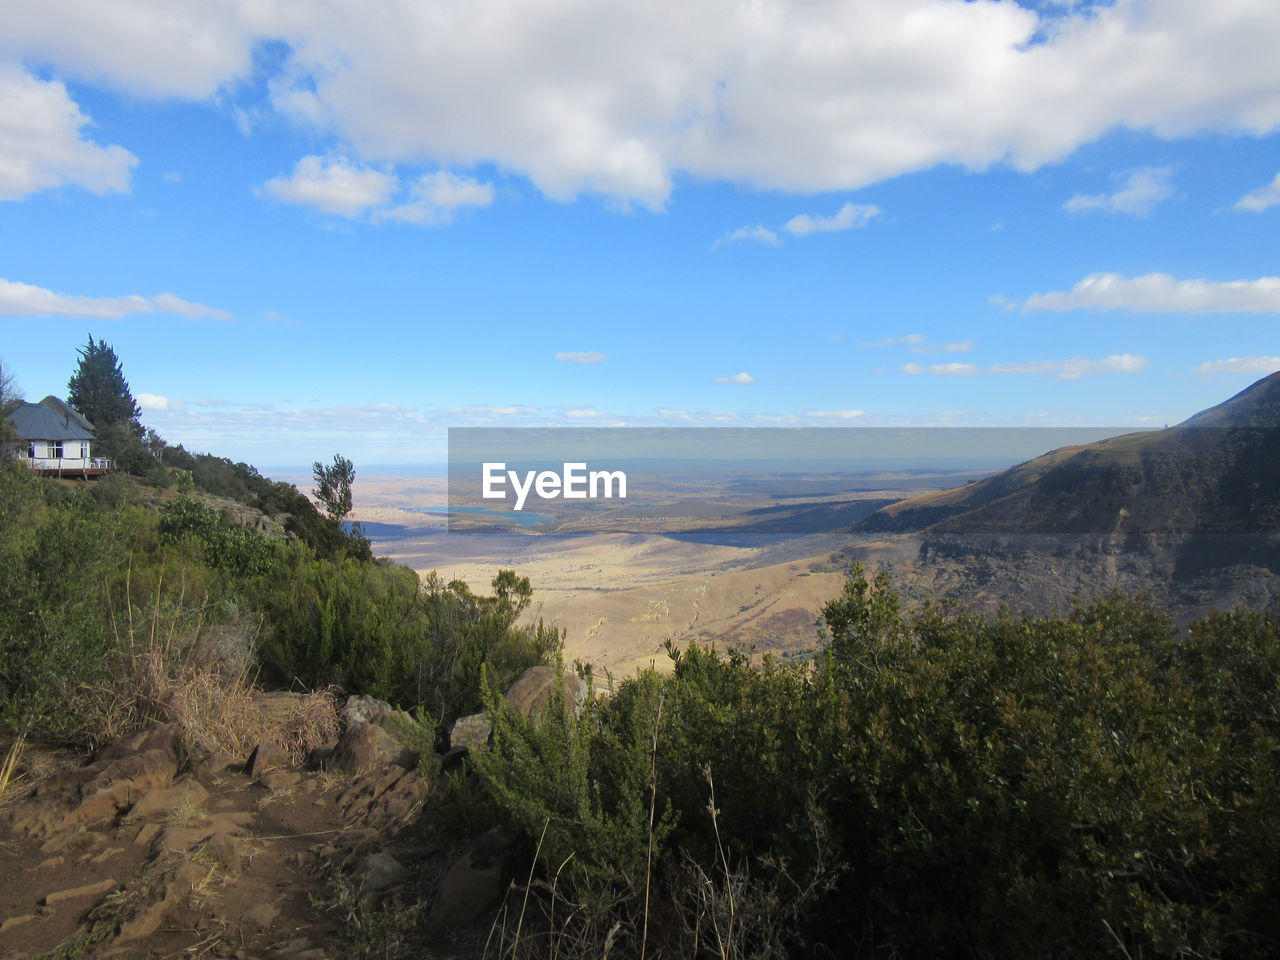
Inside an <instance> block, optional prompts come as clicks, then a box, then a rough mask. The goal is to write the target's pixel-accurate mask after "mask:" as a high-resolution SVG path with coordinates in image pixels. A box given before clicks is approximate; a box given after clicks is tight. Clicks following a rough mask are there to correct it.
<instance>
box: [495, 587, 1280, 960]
mask: <svg viewBox="0 0 1280 960" xmlns="http://www.w3.org/2000/svg"><path fill="white" fill-rule="evenodd" d="M824 615H825V618H826V622H827V624H828V628H829V631H830V639H829V642H828V644H827V646H826V649H825V650H824V651H823V653H822V654H821V656H820V657H819V658H818V660H817V661H816V662H815V663H813V664H811V665H808V666H792V667H779V666H777V665H776V664H774V663H772V662H770V661H767V660H766V662H765V663H764V664H763V665H762V666H760V667H754V666H752V665H751V664H750V663H749V662H748V660H747V658H746V657H745V656H743V655H741V654H738V653H734V652H731V653H729V654H728V655H724V654H720V653H718V652H717V651H715V650H714V649H713V648H705V647H702V646H699V645H696V644H691V645H690V646H689V647H688V649H686V650H685V651H683V652H680V651H676V650H675V649H674V647H671V648H670V652H671V655H672V658H673V660H674V671H673V673H672V674H671V675H670V676H667V677H659V676H658V675H656V674H653V673H652V672H647V673H644V674H641V675H639V676H638V677H636V678H634V679H631V680H627V681H625V682H624V683H622V684H621V686H620V688H619V690H618V691H617V693H616V694H615V695H614V697H613V698H612V699H611V700H609V701H606V702H602V703H600V704H598V705H596V706H595V707H593V709H592V710H591V711H589V712H588V714H587V715H586V717H585V718H584V720H583V721H582V722H580V723H579V724H577V725H569V726H566V725H565V724H563V723H560V722H559V721H555V722H551V723H549V724H547V725H546V726H544V727H543V728H541V729H538V730H534V729H532V728H529V727H528V726H527V725H522V724H521V723H519V722H517V721H515V720H514V719H513V718H511V717H510V716H508V715H507V714H506V713H505V712H504V711H503V710H502V708H501V707H500V706H499V705H497V704H491V709H492V710H493V711H494V712H495V720H496V723H495V735H494V736H495V747H494V750H493V751H492V752H491V753H489V754H486V755H484V756H483V757H482V758H480V759H479V760H477V767H478V769H479V770H480V772H481V773H482V775H483V776H484V778H485V783H486V788H487V791H488V796H489V797H490V798H491V800H492V801H493V802H494V803H495V804H496V806H497V814H498V815H499V816H500V817H501V818H503V819H504V820H505V821H506V822H508V823H511V824H514V825H517V826H519V827H521V828H522V829H523V830H524V831H525V832H526V834H527V835H528V836H529V838H530V841H531V842H533V841H535V840H537V837H538V835H539V833H540V832H541V831H543V830H545V834H546V835H545V837H544V838H543V841H542V843H543V848H544V853H543V857H542V859H543V869H544V871H545V872H546V875H547V876H551V875H552V874H553V873H554V872H555V871H557V870H558V861H562V860H563V859H564V858H567V857H569V856H570V854H572V862H573V863H578V862H579V861H581V863H582V864H583V866H582V868H581V869H580V870H578V871H577V872H574V871H572V870H567V869H566V870H564V871H562V872H561V873H560V874H559V883H560V894H559V895H560V896H562V897H566V898H568V899H569V900H570V901H571V902H579V903H581V902H588V901H590V899H591V897H592V896H594V897H595V898H596V899H595V901H594V902H597V903H604V902H606V901H605V900H604V899H603V898H602V897H601V896H600V891H609V892H610V893H611V894H612V895H613V896H614V897H615V901H616V902H614V903H613V905H612V906H610V907H609V909H610V910H612V915H613V917H614V919H615V922H617V923H619V924H621V929H623V930H627V931H631V934H630V935H632V936H634V935H635V931H636V930H637V929H638V927H637V922H638V921H637V918H638V917H640V916H641V915H642V907H643V903H642V899H641V897H642V894H641V889H642V888H641V887H640V885H639V884H638V883H637V877H636V871H637V870H638V867H637V863H638V859H637V856H638V851H639V850H640V849H641V847H640V846H639V841H640V839H641V838H643V839H644V840H645V841H646V842H647V831H646V830H644V829H642V827H646V826H647V823H648V817H647V814H648V811H649V805H648V802H647V801H648V800H649V799H652V800H653V803H654V809H655V810H656V811H657V812H658V819H657V821H656V822H657V823H658V824H659V825H660V829H658V830H656V831H655V844H654V850H655V853H656V855H657V857H658V859H657V860H656V861H655V863H654V865H652V866H650V867H649V868H648V869H647V870H646V876H648V877H650V878H656V879H655V883H657V887H656V892H655V894H654V896H655V897H656V898H657V901H658V902H661V903H662V904H664V905H665V906H664V909H666V910H667V911H669V913H668V915H671V913H674V914H675V915H677V916H679V917H681V918H682V922H681V923H680V924H677V925H674V926H673V925H671V924H667V925H665V926H664V927H663V929H664V930H665V931H666V932H667V935H668V936H669V937H670V938H671V939H669V940H668V941H667V943H666V946H667V948H668V949H669V950H671V951H672V952H674V953H676V954H685V953H689V954H691V953H693V952H695V951H696V950H698V949H700V948H701V949H707V948H708V946H711V947H713V948H714V950H715V952H719V953H721V954H722V955H726V956H727V955H733V956H750V955H759V956H770V955H777V954H778V953H779V952H784V953H790V954H794V955H809V954H810V953H812V952H813V951H814V950H815V948H816V946H817V945H818V944H823V945H825V948H826V949H828V950H832V951H835V952H836V953H837V954H846V953H855V952H858V953H874V954H880V953H883V954H886V955H896V956H920V957H936V956H959V955H963V956H984V957H1006V956H1055V957H1059V956H1062V957H1070V956H1075V957H1093V956H1106V955H1111V956H1117V957H1137V956H1187V957H1190V956H1257V957H1262V956H1270V955H1273V954H1274V950H1275V945H1276V944H1277V943H1280V912H1278V911H1277V910H1276V909H1275V904H1276V903H1278V902H1280V896H1278V893H1280V891H1278V890H1277V884H1278V883H1280V643H1277V640H1280V637H1278V636H1277V632H1278V631H1277V626H1276V625H1275V624H1274V623H1273V622H1272V621H1270V620H1269V619H1267V618H1264V617H1261V616H1257V615H1248V614H1231V615H1219V616H1214V617H1210V618H1207V619H1206V620H1204V621H1202V622H1200V623H1199V624H1196V625H1194V626H1193V627H1192V629H1191V632H1190V635H1189V637H1187V638H1185V639H1183V640H1179V639H1178V638H1177V636H1176V634H1175V631H1174V630H1173V628H1172V627H1171V625H1170V624H1169V622H1168V621H1167V619H1166V618H1164V617H1163V616H1162V615H1160V614H1158V613H1156V612H1154V611H1152V610H1150V609H1149V608H1147V607H1145V606H1144V605H1142V604H1141V603H1138V602H1134V601H1129V600H1125V599H1122V598H1119V597H1113V598H1111V599H1109V600H1107V601H1104V602H1102V603H1099V604H1095V605H1093V606H1091V607H1087V608H1081V609H1078V610H1077V611H1075V612H1074V613H1073V614H1072V615H1070V616H1067V617H1045V618H1033V617H1026V616H1023V617H1016V616H1012V615H1009V614H1001V615H999V616H997V617H995V618H992V619H986V618H983V617H980V616H977V615H975V614H972V613H969V612H966V611H963V610H950V609H939V608H933V607H926V608H925V609H924V610H922V611H920V612H917V613H911V614H907V613H904V612H903V611H902V609H901V606H900V604H899V602H898V599H897V597H896V596H894V595H893V593H892V592H891V591H890V590H889V587H888V583H887V580H886V579H885V578H884V577H883V576H881V577H877V578H875V579H868V578H867V577H865V576H864V575H863V574H862V572H861V571H860V570H857V569H855V570H854V572H853V573H852V574H851V576H850V578H849V580H848V582H847V584H846V587H845V590H844V592H843V593H842V595H841V596H840V597H838V598H837V599H836V600H834V601H832V602H831V603H830V604H828V605H827V607H826V608H825V610H824ZM655 703H660V704H662V711H661V722H660V723H658V724H657V725H656V726H655V725H654V717H655V714H656V711H655V709H654V704H655ZM644 731H649V732H650V733H651V734H654V735H656V742H655V743H653V744H652V745H650V744H649V743H648V742H647V741H645V739H644V737H642V736H640V734H641V733H642V732H644ZM650 758H652V766H651V767H650V765H649V764H648V763H646V760H649V759H650ZM650 769H652V771H653V779H652V780H651V781H648V780H646V777H647V776H648V774H649V771H650ZM712 787H714V801H711V798H710V791H711V789H712ZM648 790H651V791H652V792H651V793H649V792H647V791H648ZM711 802H713V803H714V815H712V811H711V810H709V809H708V804H709V803H711ZM645 849H646V850H647V848H645ZM609 863H615V864H617V866H616V867H615V868H614V869H613V870H612V871H610V870H609V868H608V866H607V865H608V864H609ZM748 904H752V905H753V906H750V907H749V906H748ZM597 926H598V927H599V928H600V929H608V928H609V926H608V924H607V923H603V921H601V923H600V924H597ZM730 928H732V930H731V929H730ZM709 930H714V933H715V938H717V939H715V940H714V943H712V942H711V941H709V940H708V939H707V937H708V931H709ZM726 937H727V939H724V938H726ZM650 945H652V940H651V941H650ZM597 947H599V944H597Z"/></svg>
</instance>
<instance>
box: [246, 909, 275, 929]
mask: <svg viewBox="0 0 1280 960" xmlns="http://www.w3.org/2000/svg"><path fill="white" fill-rule="evenodd" d="M278 916H280V908H279V907H277V906H276V905H275V904H272V903H260V904H258V905H257V906H256V907H254V908H253V909H252V910H250V911H249V912H248V913H246V914H245V915H244V916H243V917H241V918H240V922H241V923H244V924H246V925H249V926H254V927H257V928H258V929H259V930H267V929H270V927H271V925H272V924H273V923H275V922H276V917H278Z"/></svg>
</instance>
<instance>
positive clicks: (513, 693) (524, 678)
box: [506, 665, 587, 723]
mask: <svg viewBox="0 0 1280 960" xmlns="http://www.w3.org/2000/svg"><path fill="white" fill-rule="evenodd" d="M555 689H556V672H555V670H553V669H552V668H551V667H545V666H542V665H538V666H536V667H530V668H529V669H528V670H526V671H525V672H524V673H523V674H522V675H521V677H520V679H519V680H517V681H516V682H515V683H513V684H512V685H511V689H510V690H508V691H507V697H506V699H507V703H509V704H511V706H512V707H514V708H515V709H516V710H517V711H518V712H519V713H520V714H521V715H522V716H524V717H527V718H528V719H530V720H532V721H534V722H535V723H537V722H538V721H539V720H541V719H542V718H543V716H545V715H546V712H547V706H548V705H549V704H550V702H551V698H552V696H553V695H554V694H555ZM564 700H565V708H566V709H567V710H570V711H572V713H573V716H574V717H579V716H581V715H582V706H583V704H585V703H586V702H587V684H586V682H585V681H584V680H583V679H582V678H581V677H579V676H578V675H577V674H575V673H566V674H565V675H564Z"/></svg>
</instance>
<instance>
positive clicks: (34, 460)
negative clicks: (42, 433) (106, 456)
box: [18, 440, 97, 470]
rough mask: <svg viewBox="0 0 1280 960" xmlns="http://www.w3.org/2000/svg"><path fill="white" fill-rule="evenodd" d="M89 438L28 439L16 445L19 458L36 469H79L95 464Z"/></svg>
mask: <svg viewBox="0 0 1280 960" xmlns="http://www.w3.org/2000/svg"><path fill="white" fill-rule="evenodd" d="M91 444H92V441H90V440H62V441H57V440H30V441H28V442H27V443H25V444H21V443H20V444H19V445H18V457H19V459H22V460H26V461H27V463H28V464H29V465H30V466H31V467H32V468H34V469H37V470H57V469H59V468H61V469H63V470H79V469H83V468H86V467H94V466H97V463H96V462H95V461H94V459H93V454H92V447H91Z"/></svg>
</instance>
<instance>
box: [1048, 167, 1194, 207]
mask: <svg viewBox="0 0 1280 960" xmlns="http://www.w3.org/2000/svg"><path fill="white" fill-rule="evenodd" d="M1172 179H1173V168H1172V167H1143V168H1142V169H1140V170H1130V171H1128V172H1127V175H1126V176H1125V178H1124V181H1123V182H1122V183H1121V184H1120V186H1119V188H1118V189H1117V190H1116V191H1115V192H1114V193H1098V194H1091V195H1086V194H1083V193H1077V194H1076V195H1075V196H1073V197H1072V198H1071V199H1070V200H1068V201H1067V202H1066V203H1064V204H1063V205H1062V209H1063V210H1066V211H1067V212H1068V213H1091V212H1097V213H1125V214H1129V215H1130V216H1134V217H1147V216H1150V215H1151V212H1152V211H1153V210H1155V208H1156V207H1157V206H1159V205H1160V203H1161V202H1162V201H1164V200H1166V199H1168V198H1169V197H1170V196H1172V194H1173V187H1172V186H1170V181H1171V180H1172Z"/></svg>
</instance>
